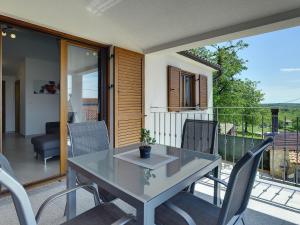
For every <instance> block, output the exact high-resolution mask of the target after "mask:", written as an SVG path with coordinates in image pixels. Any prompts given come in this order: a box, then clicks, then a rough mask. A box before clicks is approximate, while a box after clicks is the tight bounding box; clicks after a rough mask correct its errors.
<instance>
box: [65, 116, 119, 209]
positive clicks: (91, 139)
mask: <svg viewBox="0 0 300 225" xmlns="http://www.w3.org/2000/svg"><path fill="white" fill-rule="evenodd" d="M68 130H69V136H70V142H71V152H70V154H69V157H76V156H81V155H85V154H89V153H93V152H98V151H103V150H107V149H109V136H108V131H107V127H106V124H105V122H104V121H90V122H82V123H71V124H68ZM76 180H77V183H78V184H92V182H91V181H90V180H89V179H88V178H86V177H84V176H83V175H81V174H77V175H76ZM87 191H90V190H89V189H88V188H87ZM98 193H99V195H100V198H101V200H102V201H104V202H109V201H112V200H114V199H115V197H114V196H113V195H111V194H110V193H109V192H107V191H105V190H104V189H102V188H100V187H98ZM95 204H96V205H97V204H98V202H97V198H95Z"/></svg>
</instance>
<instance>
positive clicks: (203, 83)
mask: <svg viewBox="0 0 300 225" xmlns="http://www.w3.org/2000/svg"><path fill="white" fill-rule="evenodd" d="M207 98H208V95H207V77H206V76H204V75H199V106H200V109H202V110H204V109H206V108H207V106H208V103H207V102H208V100H207Z"/></svg>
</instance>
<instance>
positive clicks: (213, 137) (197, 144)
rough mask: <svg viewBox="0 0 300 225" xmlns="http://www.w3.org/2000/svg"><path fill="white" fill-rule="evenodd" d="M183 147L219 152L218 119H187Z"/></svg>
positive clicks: (182, 141)
mask: <svg viewBox="0 0 300 225" xmlns="http://www.w3.org/2000/svg"><path fill="white" fill-rule="evenodd" d="M181 148H185V149H190V150H194V151H199V152H204V153H209V154H217V153H218V121H212V120H197V119H186V120H185V122H184V126H183V133H182V139H181Z"/></svg>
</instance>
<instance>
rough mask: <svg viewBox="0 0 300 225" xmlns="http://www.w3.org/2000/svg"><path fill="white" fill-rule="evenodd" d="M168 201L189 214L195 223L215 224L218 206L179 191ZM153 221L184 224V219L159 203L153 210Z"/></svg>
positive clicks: (165, 224) (163, 223)
mask: <svg viewBox="0 0 300 225" xmlns="http://www.w3.org/2000/svg"><path fill="white" fill-rule="evenodd" d="M170 202H171V203H173V204H174V205H176V206H177V207H179V208H181V209H182V210H184V211H185V212H186V213H187V214H189V215H190V216H191V217H192V218H193V220H194V221H195V223H196V224H197V225H216V224H217V222H218V217H219V214H220V208H219V207H217V206H215V205H213V204H211V203H209V202H207V201H204V200H202V199H201V198H198V197H196V196H195V195H193V194H191V193H187V192H181V193H179V194H178V195H176V196H175V197H173V198H172V199H170ZM155 215H156V216H155V223H156V224H157V225H185V224H187V222H186V221H185V219H184V218H183V217H182V216H181V215H179V214H177V213H176V212H174V211H173V210H171V209H169V208H168V207H167V206H165V205H161V206H159V207H158V208H157V209H156V212H155Z"/></svg>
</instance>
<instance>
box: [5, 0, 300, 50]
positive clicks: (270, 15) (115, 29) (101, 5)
mask: <svg viewBox="0 0 300 225" xmlns="http://www.w3.org/2000/svg"><path fill="white" fill-rule="evenodd" d="M0 3H1V9H0V13H1V14H4V15H8V16H12V17H15V18H19V19H23V20H26V21H29V22H33V23H36V24H39V25H43V26H47V27H50V28H54V29H56V30H59V31H64V32H66V33H70V34H73V35H77V36H81V37H84V38H87V39H91V40H94V41H98V42H101V43H106V44H113V45H118V46H121V47H125V48H130V49H133V50H137V51H141V52H142V51H143V52H155V51H160V50H164V49H168V48H173V47H176V46H187V45H189V44H193V43H197V42H199V41H201V40H205V39H213V38H215V37H218V36H224V35H225V36H226V35H227V34H230V33H236V34H237V35H236V37H239V32H242V31H245V30H249V29H253V28H256V27H260V26H265V25H269V24H273V23H274V22H280V21H290V20H291V19H292V20H293V22H292V23H286V24H281V26H277V27H274V28H271V29H280V28H282V27H286V26H293V25H298V23H299V25H300V20H299V18H300V1H299V0H284V1H282V0H251V1H249V0H222V1H220V0H185V1H183V0H64V1H61V0H52V1H47V0H27V1H18V0H1V1H0ZM295 19H297V20H296V22H295ZM269 30H270V29H269ZM269 30H268V29H263V30H259V31H256V32H266V31H269ZM251 34H252V33H251V32H248V33H240V36H242V35H251ZM217 40H220V39H215V41H217ZM198 44H199V43H198ZM189 46H191V45H189Z"/></svg>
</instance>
